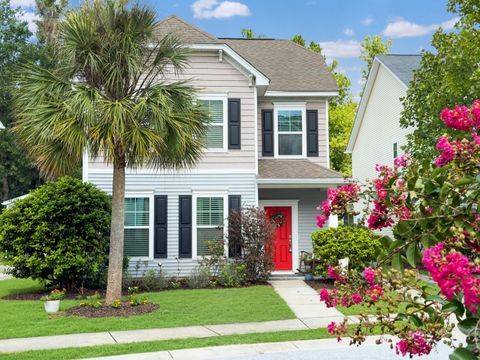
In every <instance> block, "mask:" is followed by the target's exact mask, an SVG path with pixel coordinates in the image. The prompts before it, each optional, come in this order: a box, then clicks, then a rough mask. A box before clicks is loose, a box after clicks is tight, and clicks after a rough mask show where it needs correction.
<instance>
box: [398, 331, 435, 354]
mask: <svg viewBox="0 0 480 360" xmlns="http://www.w3.org/2000/svg"><path fill="white" fill-rule="evenodd" d="M395 350H396V353H397V355H402V356H405V355H407V354H409V355H410V357H412V356H413V355H418V356H422V355H428V354H430V351H432V346H431V345H430V344H428V343H427V340H426V339H425V336H424V334H423V333H422V332H421V331H420V330H417V331H411V332H409V333H408V336H407V338H406V339H403V340H400V341H399V342H398V343H397V344H396V345H395Z"/></svg>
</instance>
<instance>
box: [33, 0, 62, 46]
mask: <svg viewBox="0 0 480 360" xmlns="http://www.w3.org/2000/svg"><path fill="white" fill-rule="evenodd" d="M35 3H36V6H37V8H36V10H37V11H36V12H37V15H39V16H40V19H39V20H37V21H36V23H37V26H38V31H37V38H38V41H40V42H42V43H46V44H48V45H53V44H54V43H55V42H56V40H57V38H58V30H59V29H58V26H59V24H60V19H61V17H62V16H63V15H64V13H65V8H66V7H67V5H68V0H35Z"/></svg>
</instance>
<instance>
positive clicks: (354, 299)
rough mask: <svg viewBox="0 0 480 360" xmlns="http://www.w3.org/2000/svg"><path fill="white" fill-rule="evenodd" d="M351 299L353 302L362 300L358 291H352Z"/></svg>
mask: <svg viewBox="0 0 480 360" xmlns="http://www.w3.org/2000/svg"><path fill="white" fill-rule="evenodd" d="M352 301H353V303H354V304H360V303H361V302H362V301H363V299H362V295H360V294H359V293H353V294H352Z"/></svg>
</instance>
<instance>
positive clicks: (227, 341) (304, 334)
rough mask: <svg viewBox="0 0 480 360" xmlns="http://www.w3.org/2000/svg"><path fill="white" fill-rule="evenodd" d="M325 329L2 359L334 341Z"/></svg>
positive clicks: (24, 354)
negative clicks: (295, 341)
mask: <svg viewBox="0 0 480 360" xmlns="http://www.w3.org/2000/svg"><path fill="white" fill-rule="evenodd" d="M331 337H332V335H330V334H329V333H328V331H327V330H326V329H316V330H295V331H277V332H267V333H255V334H244V335H228V336H216V337H207V338H190V339H179V340H163V341H149V342H138V343H129V344H115V345H100V346H90V347H84V348H67V349H59V350H41V351H26V352H21V353H12V354H1V358H2V360H17V359H22V360H30V359H32V360H33V359H35V360H47V359H48V360H49V359H81V358H91V357H99V356H111V355H120V354H122V355H123V354H133V353H143V352H152V351H165V350H178V349H189V348H199V347H207V346H220V345H233V344H255V343H263V342H277V341H293V340H312V339H325V338H331Z"/></svg>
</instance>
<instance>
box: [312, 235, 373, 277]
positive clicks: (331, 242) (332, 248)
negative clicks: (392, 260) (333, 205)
mask: <svg viewBox="0 0 480 360" xmlns="http://www.w3.org/2000/svg"><path fill="white" fill-rule="evenodd" d="M380 238H381V236H380V235H377V234H375V233H374V232H373V231H371V230H368V229H366V228H363V227H359V226H339V227H337V228H329V229H325V230H317V231H315V232H314V233H313V234H312V241H313V253H314V256H315V258H316V259H317V261H320V265H318V266H317V269H316V274H318V275H324V276H325V275H326V270H327V267H328V266H329V265H332V266H337V265H338V260H340V259H343V258H349V259H350V263H349V268H350V269H358V270H360V269H363V268H364V267H365V266H368V265H369V264H370V263H371V262H372V261H374V260H375V259H376V255H377V252H378V251H379V249H380V241H379V239H380Z"/></svg>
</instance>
